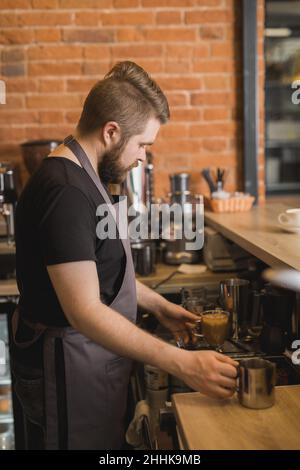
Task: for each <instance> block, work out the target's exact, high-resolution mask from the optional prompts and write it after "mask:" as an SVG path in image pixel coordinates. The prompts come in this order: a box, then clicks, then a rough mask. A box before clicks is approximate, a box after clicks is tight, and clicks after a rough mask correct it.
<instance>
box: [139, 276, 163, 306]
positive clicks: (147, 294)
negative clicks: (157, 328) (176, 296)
mask: <svg viewBox="0 0 300 470" xmlns="http://www.w3.org/2000/svg"><path fill="white" fill-rule="evenodd" d="M136 291H137V302H138V306H139V307H141V308H142V309H144V310H147V311H148V312H149V313H153V314H154V315H159V313H160V311H161V309H162V308H163V307H164V306H165V305H166V304H167V303H168V301H167V300H166V299H164V297H162V296H161V295H159V294H158V293H157V292H155V291H154V290H152V289H150V288H149V287H147V286H145V285H144V284H142V283H141V282H140V281H138V280H136Z"/></svg>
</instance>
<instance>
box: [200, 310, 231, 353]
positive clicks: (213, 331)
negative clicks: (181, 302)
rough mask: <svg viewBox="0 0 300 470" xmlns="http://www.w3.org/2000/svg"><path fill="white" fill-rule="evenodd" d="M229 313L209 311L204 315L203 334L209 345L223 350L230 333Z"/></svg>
mask: <svg viewBox="0 0 300 470" xmlns="http://www.w3.org/2000/svg"><path fill="white" fill-rule="evenodd" d="M228 321H229V313H228V312H225V311H224V310H220V309H218V310H208V311H206V312H203V313H202V318H201V326H202V334H203V336H204V337H205V339H206V341H207V342H208V344H209V345H210V346H212V347H214V348H217V349H218V348H219V349H220V348H221V346H222V345H223V344H224V342H225V339H226V337H227V333H228Z"/></svg>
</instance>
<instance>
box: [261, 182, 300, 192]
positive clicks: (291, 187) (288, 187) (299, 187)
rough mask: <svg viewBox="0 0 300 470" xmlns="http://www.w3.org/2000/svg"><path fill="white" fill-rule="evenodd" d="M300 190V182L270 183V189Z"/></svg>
mask: <svg viewBox="0 0 300 470" xmlns="http://www.w3.org/2000/svg"><path fill="white" fill-rule="evenodd" d="M278 190H281V191H296V190H299V191H300V183H284V182H282V183H273V184H268V191H278Z"/></svg>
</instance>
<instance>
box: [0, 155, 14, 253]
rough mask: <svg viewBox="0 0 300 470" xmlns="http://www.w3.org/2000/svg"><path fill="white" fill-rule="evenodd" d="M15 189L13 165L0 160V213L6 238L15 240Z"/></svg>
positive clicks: (8, 240) (12, 241)
mask: <svg viewBox="0 0 300 470" xmlns="http://www.w3.org/2000/svg"><path fill="white" fill-rule="evenodd" d="M16 204H17V191H16V184H15V174H14V169H13V167H12V166H11V165H10V164H9V163H7V162H0V214H1V215H2V216H3V218H4V220H5V226H6V240H7V243H8V244H13V243H14V241H15V210H16Z"/></svg>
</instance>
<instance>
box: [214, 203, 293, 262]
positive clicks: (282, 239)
mask: <svg viewBox="0 0 300 470" xmlns="http://www.w3.org/2000/svg"><path fill="white" fill-rule="evenodd" d="M292 207H299V208H300V197H298V198H295V197H293V198H283V199H282V201H281V202H280V201H279V200H278V198H276V200H268V201H267V203H266V204H265V205H264V206H261V207H254V208H253V209H252V210H251V211H249V212H240V213H224V214H217V213H214V212H210V211H205V222H206V223H207V225H209V226H210V227H212V228H214V229H215V230H217V231H218V232H220V233H221V234H222V235H224V236H225V237H226V238H229V239H230V240H232V241H233V242H235V243H236V244H237V245H239V246H241V247H242V248H244V249H245V250H246V251H248V252H249V253H251V254H253V255H254V256H256V257H257V258H259V259H261V260H262V261H264V262H265V263H266V264H268V265H269V266H271V267H274V268H275V267H285V268H287V267H288V268H294V269H297V270H299V271H300V234H293V233H287V232H285V231H284V230H283V229H282V228H280V227H279V223H278V222H277V217H278V214H280V212H283V211H284V210H286V209H288V208H292Z"/></svg>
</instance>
